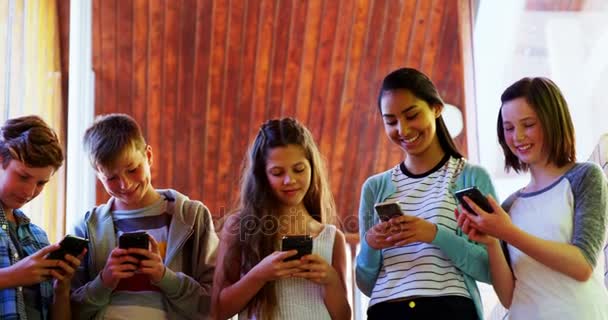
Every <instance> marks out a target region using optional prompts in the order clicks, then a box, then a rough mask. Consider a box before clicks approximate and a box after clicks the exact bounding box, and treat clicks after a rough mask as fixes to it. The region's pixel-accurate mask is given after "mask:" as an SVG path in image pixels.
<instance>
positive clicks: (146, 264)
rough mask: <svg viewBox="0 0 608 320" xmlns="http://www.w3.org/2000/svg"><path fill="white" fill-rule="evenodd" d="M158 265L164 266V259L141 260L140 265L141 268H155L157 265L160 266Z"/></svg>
mask: <svg viewBox="0 0 608 320" xmlns="http://www.w3.org/2000/svg"><path fill="white" fill-rule="evenodd" d="M158 266H164V264H163V263H162V261H160V260H152V259H148V260H141V261H140V262H139V267H140V268H155V267H158Z"/></svg>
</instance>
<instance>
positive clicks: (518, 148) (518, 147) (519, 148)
mask: <svg viewBox="0 0 608 320" xmlns="http://www.w3.org/2000/svg"><path fill="white" fill-rule="evenodd" d="M515 148H516V149H517V150H518V151H527V150H529V149H530V148H532V145H531V144H524V145H521V146H517V147H515Z"/></svg>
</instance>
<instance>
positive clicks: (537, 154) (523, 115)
mask: <svg viewBox="0 0 608 320" xmlns="http://www.w3.org/2000/svg"><path fill="white" fill-rule="evenodd" d="M501 116H502V126H503V134H504V137H505V142H506V144H507V146H508V147H509V150H511V152H512V153H513V154H514V155H515V156H516V157H517V158H518V159H519V161H521V162H523V163H525V164H527V165H528V166H530V167H534V166H537V165H545V164H546V163H547V154H546V152H544V144H543V142H544V135H543V128H542V124H541V122H540V120H539V118H538V115H537V114H536V112H535V111H534V109H532V107H531V106H530V104H529V103H528V102H527V101H526V99H524V98H523V97H522V98H516V99H513V100H509V101H506V102H505V103H504V104H503V105H502V109H501Z"/></svg>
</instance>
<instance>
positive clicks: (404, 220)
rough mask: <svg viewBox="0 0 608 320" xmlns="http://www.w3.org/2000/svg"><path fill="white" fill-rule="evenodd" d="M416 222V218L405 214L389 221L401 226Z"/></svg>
mask: <svg viewBox="0 0 608 320" xmlns="http://www.w3.org/2000/svg"><path fill="white" fill-rule="evenodd" d="M416 220H418V217H414V216H410V215H407V214H405V215H401V216H398V217H395V218H392V219H391V220H390V221H391V222H392V223H393V224H403V223H410V222H415V221H416Z"/></svg>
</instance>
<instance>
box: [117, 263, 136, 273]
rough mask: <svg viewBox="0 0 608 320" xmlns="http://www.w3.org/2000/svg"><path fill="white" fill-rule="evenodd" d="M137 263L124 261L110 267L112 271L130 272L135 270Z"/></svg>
mask: <svg viewBox="0 0 608 320" xmlns="http://www.w3.org/2000/svg"><path fill="white" fill-rule="evenodd" d="M137 266H138V265H137V264H133V263H125V264H121V265H118V266H115V267H114V268H112V272H113V273H132V272H135V271H136V270H137Z"/></svg>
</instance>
